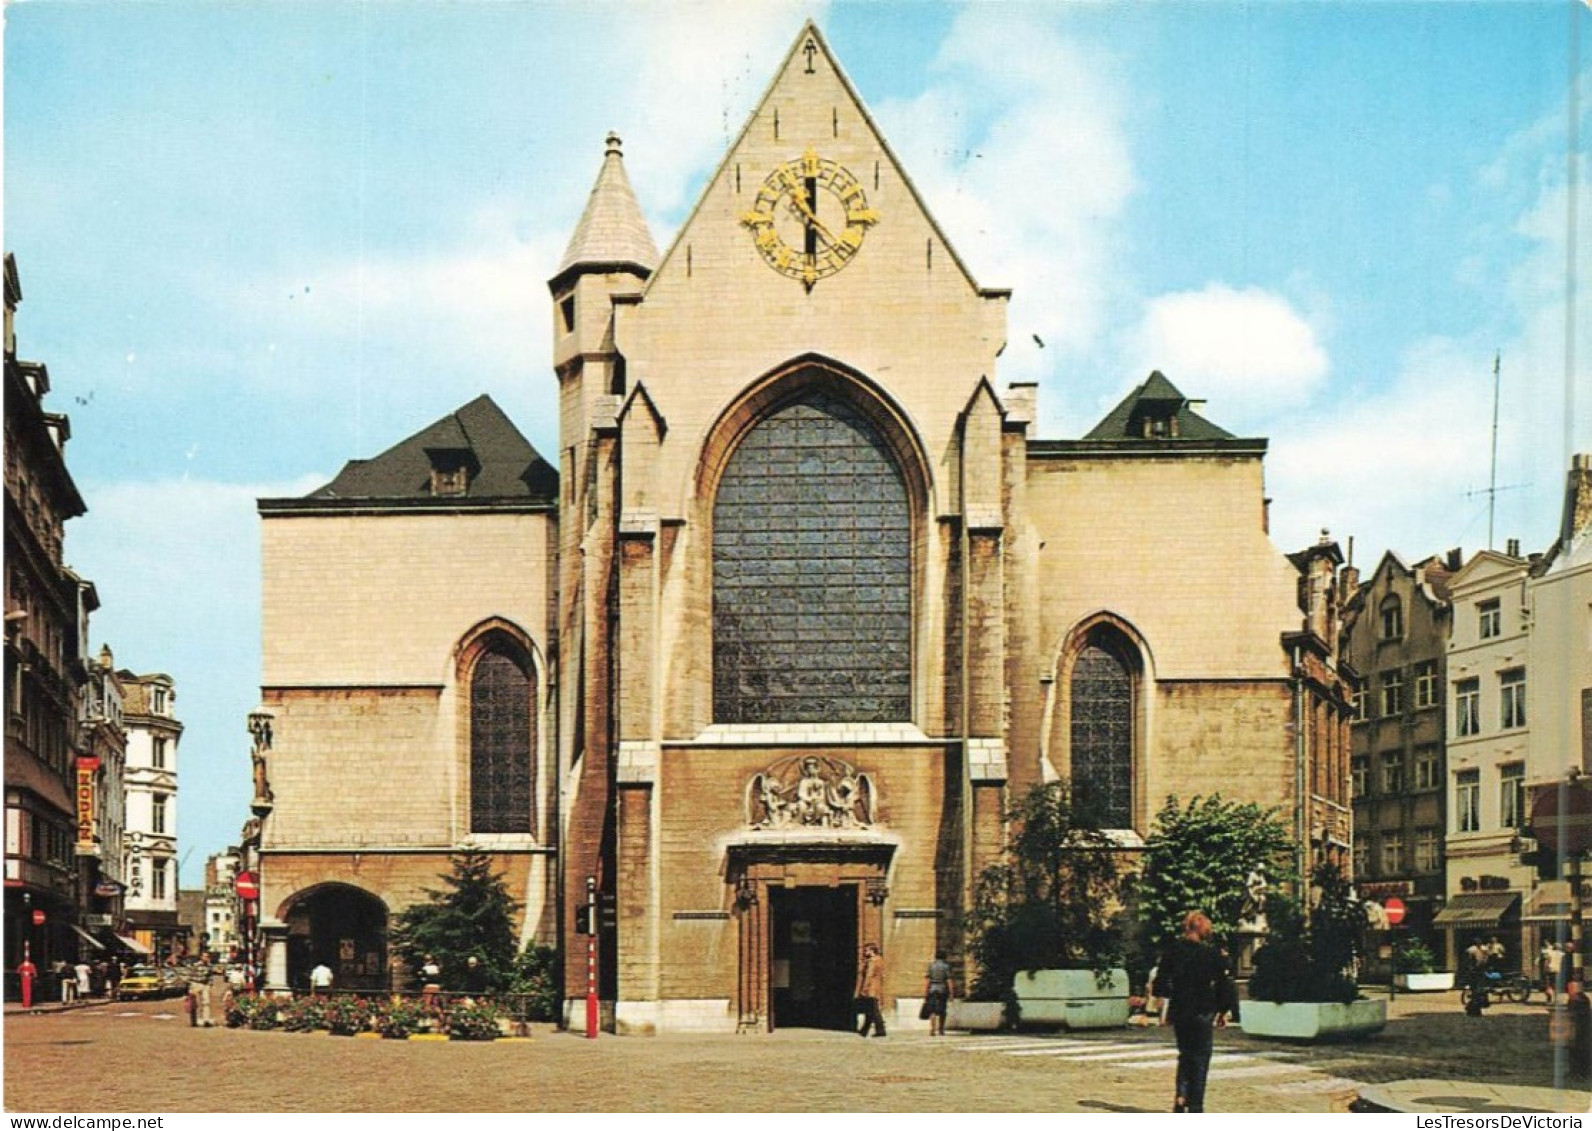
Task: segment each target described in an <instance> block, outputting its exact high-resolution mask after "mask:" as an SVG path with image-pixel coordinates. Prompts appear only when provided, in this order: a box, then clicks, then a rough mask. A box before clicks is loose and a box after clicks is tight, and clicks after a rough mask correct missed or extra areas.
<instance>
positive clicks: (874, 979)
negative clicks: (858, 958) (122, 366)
mask: <svg viewBox="0 0 1592 1131" xmlns="http://www.w3.org/2000/svg"><path fill="white" fill-rule="evenodd" d="M883 1004H884V956H883V955H881V954H880V953H879V944H878V943H869V944H868V945H867V946H865V947H863V948H862V969H861V970H858V971H857V1007H858V1008H859V1009H860V1010H861V1011H862V1029H861V1030H860V1031H859V1032H858V1033H857V1035H858V1036H859V1037H866V1036H867V1035H868V1030H869V1029H872V1030H873V1035H874V1036H876V1037H882V1036H884V1010H883V1009H882V1008H881V1007H882V1006H883Z"/></svg>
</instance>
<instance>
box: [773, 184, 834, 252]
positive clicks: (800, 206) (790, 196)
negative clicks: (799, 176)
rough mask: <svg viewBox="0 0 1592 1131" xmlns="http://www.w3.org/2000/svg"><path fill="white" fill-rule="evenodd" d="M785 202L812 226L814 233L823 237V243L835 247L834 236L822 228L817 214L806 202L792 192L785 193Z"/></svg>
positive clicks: (822, 225) (822, 224)
mask: <svg viewBox="0 0 1592 1131" xmlns="http://www.w3.org/2000/svg"><path fill="white" fill-rule="evenodd" d="M785 200H786V203H787V205H788V206H789V207H790V208H792V209H793V210H794V211H795V212H796V213H797V215H799V216H801V217H802V219H803V220H804V221H805V222H806V223H808V224H809V225H811V226H812V228H813V230H814V231H816V232H817V233H818V234H819V235H821V236H823V237H824V242H825V243H827V244H828V245H829V246H830V247H834V246H835V244H836V243H837V242H838V241H837V240H836V239H835V237H834V235H833V234H832V233H831V232H830V231H829V229H828V228H826V227H824V222H823V221H822V220H820V219H819V218H818V214H817V213H815V212H814V211H813V210H812V209H811V208H809V207H808V206H807V202H806V201H805V200H803V199H802V198H801V197H800V196H799V195H798V194H796V193H794V192H791V193H786V194H785Z"/></svg>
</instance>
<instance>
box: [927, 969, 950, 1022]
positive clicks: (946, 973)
mask: <svg viewBox="0 0 1592 1131" xmlns="http://www.w3.org/2000/svg"><path fill="white" fill-rule="evenodd" d="M950 1001H951V964H950V963H949V962H947V961H946V960H945V952H944V951H943V950H942V951H937V952H935V955H934V961H933V962H930V963H929V968H928V969H927V970H925V971H924V973H923V1011H924V1012H925V1013H927V1014H928V1018H929V1036H931V1037H943V1036H945V1013H946V1010H947V1009H948V1008H949V1006H950Z"/></svg>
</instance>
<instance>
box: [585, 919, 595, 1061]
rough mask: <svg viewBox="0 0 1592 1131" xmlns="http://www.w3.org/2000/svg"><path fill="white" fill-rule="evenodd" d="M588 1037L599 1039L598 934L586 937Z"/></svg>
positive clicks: (588, 1038)
mask: <svg viewBox="0 0 1592 1131" xmlns="http://www.w3.org/2000/svg"><path fill="white" fill-rule="evenodd" d="M586 1039H587V1040H592V1041H595V1040H596V1039H597V936H596V935H588V936H587V938H586Z"/></svg>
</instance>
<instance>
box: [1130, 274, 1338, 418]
mask: <svg viewBox="0 0 1592 1131" xmlns="http://www.w3.org/2000/svg"><path fill="white" fill-rule="evenodd" d="M1130 341H1131V343H1132V346H1131V351H1130V352H1131V355H1132V357H1133V358H1134V359H1135V366H1134V372H1136V373H1139V374H1146V373H1149V372H1150V370H1152V369H1159V370H1160V371H1161V372H1163V373H1165V374H1166V375H1167V376H1168V377H1169V378H1171V379H1172V382H1173V383H1174V384H1175V385H1177V386H1178V388H1180V389H1182V390H1183V391H1184V392H1185V393H1187V394H1188V395H1190V396H1197V397H1203V398H1206V399H1208V400H1210V401H1212V402H1215V403H1218V404H1220V405H1221V418H1222V419H1223V420H1229V421H1232V422H1234V423H1235V424H1240V425H1241V424H1243V423H1245V422H1246V421H1252V420H1256V419H1258V418H1259V417H1261V416H1262V415H1264V414H1267V413H1271V412H1275V411H1276V410H1278V409H1281V408H1288V407H1293V406H1296V405H1300V404H1303V403H1305V402H1306V401H1307V400H1309V399H1310V397H1311V396H1312V394H1314V393H1315V392H1316V390H1317V389H1318V388H1319V387H1320V386H1321V385H1322V384H1323V382H1324V381H1325V379H1326V377H1327V373H1328V370H1329V368H1330V366H1329V364H1328V360H1327V352H1326V350H1325V349H1324V348H1323V347H1322V344H1321V342H1320V340H1319V338H1318V336H1317V334H1316V331H1315V329H1314V328H1313V327H1312V326H1311V324H1310V322H1309V321H1308V320H1307V319H1306V318H1305V317H1304V316H1303V315H1302V314H1300V313H1299V312H1298V311H1297V310H1295V309H1294V307H1293V306H1292V304H1290V303H1289V302H1288V300H1287V299H1285V298H1282V297H1281V296H1279V295H1275V294H1271V293H1269V292H1267V291H1263V290H1259V289H1257V288H1254V287H1247V288H1244V289H1242V290H1238V289H1235V288H1233V287H1230V286H1227V285H1226V284H1224V283H1209V284H1207V285H1206V286H1205V287H1203V288H1201V289H1200V290H1197V291H1182V292H1179V293H1176V294H1168V295H1161V296H1160V297H1158V298H1154V299H1152V300H1150V302H1149V303H1148V304H1147V306H1146V308H1145V313H1144V317H1143V319H1142V320H1141V321H1140V323H1139V325H1138V327H1137V329H1136V330H1134V331H1133V333H1132V334H1131V335H1130Z"/></svg>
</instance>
